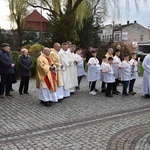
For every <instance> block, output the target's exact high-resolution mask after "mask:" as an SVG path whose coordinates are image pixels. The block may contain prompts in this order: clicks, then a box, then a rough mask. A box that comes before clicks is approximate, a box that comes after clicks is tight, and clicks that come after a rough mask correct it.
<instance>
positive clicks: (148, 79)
mask: <svg viewBox="0 0 150 150" xmlns="http://www.w3.org/2000/svg"><path fill="white" fill-rule="evenodd" d="M142 66H143V68H144V74H143V82H142V89H141V92H142V94H144V97H145V98H150V54H148V55H147V56H146V57H145V58H144V60H143V63H142Z"/></svg>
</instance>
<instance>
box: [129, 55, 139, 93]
mask: <svg viewBox="0 0 150 150" xmlns="http://www.w3.org/2000/svg"><path fill="white" fill-rule="evenodd" d="M136 57H137V55H136V53H132V59H131V60H130V61H129V62H130V65H131V79H130V83H129V94H132V95H134V94H136V92H134V91H133V87H134V83H135V80H136V79H137V78H138V66H139V63H138V62H137V61H136Z"/></svg>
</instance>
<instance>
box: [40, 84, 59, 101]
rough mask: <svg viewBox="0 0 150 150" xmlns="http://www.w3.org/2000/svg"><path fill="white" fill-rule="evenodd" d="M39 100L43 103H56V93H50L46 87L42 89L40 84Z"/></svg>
mask: <svg viewBox="0 0 150 150" xmlns="http://www.w3.org/2000/svg"><path fill="white" fill-rule="evenodd" d="M39 99H40V100H42V101H44V102H49V101H51V102H58V99H57V93H56V92H51V91H50V90H49V89H48V88H47V87H45V88H43V86H42V82H40V87H39Z"/></svg>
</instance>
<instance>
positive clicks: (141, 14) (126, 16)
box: [0, 0, 150, 29]
mask: <svg viewBox="0 0 150 150" xmlns="http://www.w3.org/2000/svg"><path fill="white" fill-rule="evenodd" d="M0 1H1V3H0V27H1V28H4V29H10V28H11V26H10V22H9V19H8V15H9V9H8V4H7V3H6V0H0ZM125 1H126V0H121V3H120V11H121V13H120V17H119V18H117V17H115V16H114V15H113V16H112V15H110V14H113V13H112V12H111V10H113V7H110V8H109V9H110V14H109V17H108V19H107V20H106V21H105V22H104V24H110V23H112V21H115V23H118V24H119V23H121V24H125V23H126V22H127V21H128V20H129V21H130V22H134V20H136V21H137V22H138V23H139V24H141V25H143V26H145V27H146V28H147V27H148V26H150V17H149V16H150V8H149V7H150V4H148V3H147V4H146V5H145V3H143V2H140V3H139V11H138V12H137V10H136V7H135V5H134V4H133V3H132V1H134V0H130V10H129V11H127V10H126V9H125ZM148 1H149V2H150V0H148Z"/></svg>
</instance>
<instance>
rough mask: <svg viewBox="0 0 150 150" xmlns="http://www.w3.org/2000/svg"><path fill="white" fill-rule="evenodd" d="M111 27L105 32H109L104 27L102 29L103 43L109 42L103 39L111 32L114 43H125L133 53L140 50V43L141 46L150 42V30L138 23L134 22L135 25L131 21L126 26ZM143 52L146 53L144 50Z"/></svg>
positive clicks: (101, 38)
mask: <svg viewBox="0 0 150 150" xmlns="http://www.w3.org/2000/svg"><path fill="white" fill-rule="evenodd" d="M109 26H110V25H109ZM110 27H111V29H109V30H108V31H105V30H107V28H105V27H103V28H102V29H101V30H103V31H101V32H102V33H101V34H99V33H98V34H99V37H100V40H101V41H104V42H108V40H107V38H103V37H105V36H107V34H106V33H108V32H109V34H112V37H113V40H112V42H114V43H120V42H123V43H124V44H125V45H127V46H128V47H129V48H130V50H131V51H136V50H138V43H140V44H141V43H145V42H149V40H150V30H149V29H147V28H145V27H144V26H142V25H140V24H138V23H137V22H136V21H134V23H129V21H127V24H125V25H121V24H119V25H117V26H115V27H113V26H110ZM109 40H111V39H109ZM142 51H144V49H143V50H142Z"/></svg>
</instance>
